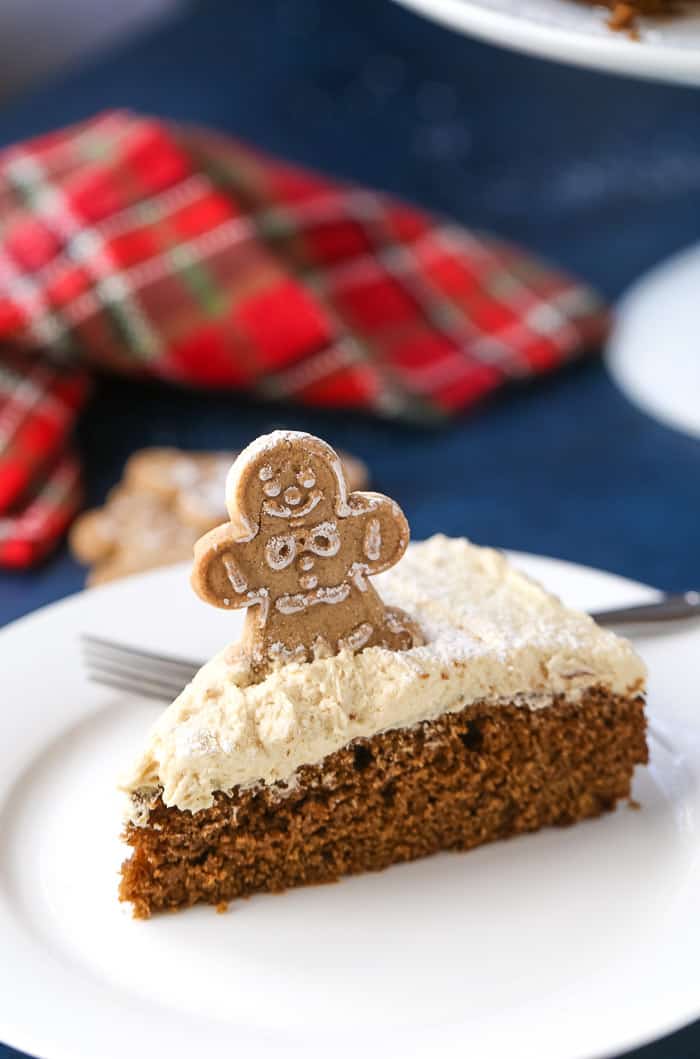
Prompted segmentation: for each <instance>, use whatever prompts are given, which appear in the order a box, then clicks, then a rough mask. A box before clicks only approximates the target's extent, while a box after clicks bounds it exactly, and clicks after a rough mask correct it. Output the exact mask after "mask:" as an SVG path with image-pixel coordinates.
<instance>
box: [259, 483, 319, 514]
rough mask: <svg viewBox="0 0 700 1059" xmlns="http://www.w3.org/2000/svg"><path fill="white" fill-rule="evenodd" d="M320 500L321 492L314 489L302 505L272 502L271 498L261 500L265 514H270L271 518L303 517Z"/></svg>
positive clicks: (309, 512)
mask: <svg viewBox="0 0 700 1059" xmlns="http://www.w3.org/2000/svg"><path fill="white" fill-rule="evenodd" d="M322 500H323V493H322V492H321V491H320V489H316V490H314V492H313V493H310V494H309V499H308V500H307V501H306V503H305V504H304V506H303V507H289V506H288V505H287V504H274V503H273V502H272V501H271V500H263V505H262V509H263V511H264V512H265V514H266V515H272V517H273V518H305V517H306V515H310V514H311V512H312V511H313V510H314V508H316V507H318V505H319V504H320V503H321V501H322Z"/></svg>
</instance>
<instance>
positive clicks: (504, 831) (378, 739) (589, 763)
mask: <svg viewBox="0 0 700 1059" xmlns="http://www.w3.org/2000/svg"><path fill="white" fill-rule="evenodd" d="M645 729H646V722H645V717H644V701H643V698H642V697H641V696H638V695H635V694H628V695H620V694H615V693H613V692H612V691H611V690H610V689H608V688H605V687H602V686H600V687H593V688H589V689H587V690H586V691H585V692H584V693H583V694H582V696H581V697H580V698H579V699H578V700H577V701H576V702H575V703H572V702H567V700H566V697H565V696H564V695H559V696H557V697H556V698H555V699H554V700H553V702H552V705H551V706H550V707H549V708H547V709H543V710H532V709H529V708H523V706H522V705H517V704H515V703H513V704H503V703H499V704H498V705H494V704H492V703H491V704H489V703H488V702H483V701H482V702H476V703H473V704H471V705H470V706H468V707H466V708H465V709H463V710H461V711H459V712H454V713H446V714H443V715H442V716H440V717H438V718H436V719H433V720H430V721H424V722H422V723H420V724H417V725H415V726H413V727H412V728H408V729H407V728H397V729H392V730H389V731H385V732H381V733H378V734H375V735H373V736H372V737H371V738H366V739H365V738H359V739H356V740H354V741H352V742H351V743H349V744H348V745H347V746H345V747H343V748H342V749H339V750H337V751H335V752H333V753H331V754H329V755H328V756H327V757H326V758H325V759H324V760H323V761H322V762H320V763H318V764H314V765H304V766H302V767H301V768H299V769H298V770H297V772H296V773H295V774H294V776H293V777H292V780H291V782H288V783H277V784H272V785H265V784H262V783H261V784H257V785H256V786H253V787H249V788H236V789H234V790H233V791H231V792H230V793H225V792H218V793H216V795H215V796H214V800H213V804H212V805H211V806H210V807H208V808H204V809H200V810H199V811H197V812H190V811H189V810H182V809H178V808H177V807H175V806H171V807H168V806H166V805H164V804H163V801H162V799H161V798H160V797H158V798H157V800H156V801H155V802H154V804H153V806H152V807H151V809H150V812H149V813H148V815H147V818H146V820H145V823H144V824H143V826H138V825H137V824H136V823H133V822H130V823H128V824H127V825H126V830H125V834H124V837H125V840H126V841H127V842H128V843H129V844H130V845H131V846H132V847H133V853H132V856H131V858H130V859H129V860H127V861H125V863H124V865H123V867H122V880H121V886H120V898H121V900H122V901H129V902H131V903H132V905H133V910H134V915H135V916H136V917H137V918H148V917H149V916H150V915H151V914H152V913H154V912H160V911H166V910H172V909H177V908H183V907H188V906H190V905H195V904H198V903H208V904H212V905H215V906H220V907H221V906H222V905H223V904H225V903H227V902H229V901H231V900H233V899H234V898H237V897H243V896H247V895H250V894H254V893H258V892H262V891H266V892H278V891H281V890H285V889H287V888H289V887H292V886H300V885H307V884H310V883H325V882H333V881H335V880H338V879H340V878H341V877H342V876H344V875H349V874H355V873H359V872H365V871H378V870H381V869H383V868H386V867H387V866H389V865H390V864H395V863H398V862H402V861H409V860H414V859H416V858H418V857H424V856H427V855H429V854H432V853H436V852H438V851H439V850H468V849H471V848H473V847H475V846H479V845H481V844H482V843H485V842H490V841H493V840H495V839H501V838H506V837H508V836H511V835H517V834H522V833H524V832H529V831H537V830H538V829H540V828H542V827H546V826H550V825H556V826H566V825H569V824H573V823H575V822H576V821H579V820H583V819H586V818H588V817H595V816H599V815H600V814H601V813H603V812H606V811H609V810H611V809H613V808H614V807H615V804H616V802H617V801H618V800H620V799H625V798H628V797H629V796H630V785H631V780H632V775H633V772H634V768H635V766H636V765H638V764H644V763H646V761H647V746H646V738H645Z"/></svg>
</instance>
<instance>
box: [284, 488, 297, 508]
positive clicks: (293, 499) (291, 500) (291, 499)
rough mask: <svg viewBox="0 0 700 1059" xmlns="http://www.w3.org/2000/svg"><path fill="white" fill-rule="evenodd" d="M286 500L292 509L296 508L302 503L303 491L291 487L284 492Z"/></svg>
mask: <svg viewBox="0 0 700 1059" xmlns="http://www.w3.org/2000/svg"><path fill="white" fill-rule="evenodd" d="M284 499H285V500H286V502H287V503H288V504H289V506H290V507H296V506H297V504H300V503H301V490H300V489H297V487H296V486H295V485H290V486H289V488H288V489H285V491H284Z"/></svg>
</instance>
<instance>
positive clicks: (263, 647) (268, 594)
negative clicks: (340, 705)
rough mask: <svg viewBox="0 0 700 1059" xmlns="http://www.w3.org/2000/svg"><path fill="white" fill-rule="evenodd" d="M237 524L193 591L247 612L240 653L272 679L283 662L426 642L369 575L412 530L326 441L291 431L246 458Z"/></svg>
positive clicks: (200, 562)
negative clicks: (351, 475) (361, 484)
mask: <svg viewBox="0 0 700 1059" xmlns="http://www.w3.org/2000/svg"><path fill="white" fill-rule="evenodd" d="M226 506H227V509H228V514H229V521H228V522H226V523H225V524H223V525H221V526H218V527H217V528H216V529H214V530H211V531H210V532H209V533H207V534H205V536H204V537H202V539H201V540H199V541H198V542H197V544H196V546H195V561H194V567H193V573H192V584H193V587H194V588H195V590H196V592H197V593H198V594H199V595H200V596H201V597H202V599H204V600H205V601H206V602H208V603H211V604H213V605H214V606H216V607H222V608H224V609H236V608H239V607H246V608H247V612H246V619H245V623H244V629H243V635H242V638H241V641H240V644H239V648H238V649H239V652H240V655H241V657H242V658H243V659H244V661H245V662H246V664H247V665H248V666H249V667H250V668H251V670H253V671H254V672H256V673H257V674H258V675H264V674H265V673H266V672H267V671H268V670H269V668H270V667H271V666H272V665H274V664H275V663H277V662H287V661H290V660H299V661H303V660H309V659H311V658H314V657H318V656H319V655H324V654H329V653H330V654H335V653H336V652H338V651H340V650H343V649H348V650H351V651H359V650H362V649H363V648H365V647H372V646H382V647H389V648H391V649H393V650H404V649H406V648H409V647H411V646H414V645H415V644H417V643H422V642H423V641H422V638H421V634H420V630H419V629H418V628H417V627H416V625H415V623H414V622H412V621H411V619H410V618H409V617H408V616H407V615H406V614H404V613H403V612H402V611H400V610H398V609H397V608H394V607H386V606H385V605H384V603H383V602H382V600H381V598H380V597H379V595H378V594H377V592H376V590H375V589H374V588H373V586H372V584H371V582H370V580H369V578H370V577H371V576H373V575H374V574H378V573H381V572H382V571H383V570H387V569H388V568H389V567H391V566H393V565H394V564H395V563H397V562H398V560H399V559H400V558H401V556H402V555H403V553H404V552H405V550H406V547H407V545H408V538H409V530H408V523H407V521H406V519H405V517H404V514H403V512H402V511H401V509H400V507H399V506H398V504H396V503H395V502H394V501H393V500H390V499H389V498H388V497H386V496H383V495H382V494H381V493H367V492H360V491H350V490H348V485H347V481H346V477H345V474H344V472H343V469H342V466H341V463H340V460H339V458H338V456H337V454H336V453H335V452H334V450H333V449H332V448H331V447H330V445H328V444H326V442H325V441H321V439H320V438H315V437H313V436H312V435H310V434H303V433H300V432H297V431H285V430H279V431H275V432H274V433H272V434H268V435H265V436H264V437H261V438H258V439H257V441H254V442H253V443H252V444H251V445H249V446H248V448H246V449H244V450H243V452H242V453H241V454H240V455H239V456H238V458H237V459H236V462H235V463H234V465H233V467H232V468H231V470H230V472H229V474H228V477H227V483H226Z"/></svg>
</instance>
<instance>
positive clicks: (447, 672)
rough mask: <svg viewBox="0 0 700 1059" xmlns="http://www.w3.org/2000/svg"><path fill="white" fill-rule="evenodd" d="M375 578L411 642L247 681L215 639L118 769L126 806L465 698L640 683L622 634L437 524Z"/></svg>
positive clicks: (249, 771)
mask: <svg viewBox="0 0 700 1059" xmlns="http://www.w3.org/2000/svg"><path fill="white" fill-rule="evenodd" d="M375 584H376V585H377V588H378V589H379V591H380V593H381V595H382V597H383V599H384V600H385V602H386V603H388V604H391V605H393V606H398V607H401V608H403V609H404V610H406V611H407V612H408V613H409V614H410V615H411V617H412V618H414V619H415V620H416V621H417V622H418V623H419V624H420V626H421V628H422V631H423V633H424V635H425V638H426V643H425V644H424V645H423V646H421V647H414V648H412V649H411V650H408V651H403V652H395V651H390V650H388V649H386V648H383V647H370V648H367V649H366V650H364V651H362V652H360V653H359V654H352V653H351V652H350V651H348V650H344V651H341V652H340V653H339V654H337V655H334V656H332V657H327V658H319V659H316V660H315V661H312V662H302V663H296V662H290V663H287V664H286V665H283V666H280V667H279V668H278V669H276V670H275V671H273V672H272V673H270V674H269V676H267V678H266V679H265V680H264V681H262V682H261V683H257V684H249V683H247V680H246V674H245V672H244V671H242V670H241V667H240V664H238V663H237V661H236V657H235V652H232V651H231V650H230V649H226V650H224V651H222V652H221V653H220V654H218V655H217V656H216V657H214V658H213V659H212V660H211V661H210V662H208V663H207V664H206V665H205V666H203V667H202V669H201V670H200V671H199V673H198V674H197V676H196V677H195V678H194V680H193V681H192V682H191V683H190V684H189V685H188V686H187V687H186V688H185V689H184V691H183V692H182V694H181V695H179V696H178V698H177V699H176V700H175V702H173V704H172V705H171V706H169V707H168V709H167V710H165V712H164V713H163V715H162V716H161V718H160V719H159V720H158V721H157V723H156V724H155V725H154V727H153V729H152V731H151V734H150V737H149V739H148V744H147V747H146V749H145V751H144V753H143V754H142V755H141V757H140V759H139V760H138V761H137V762H136V764H135V766H134V768H133V769H132V770H131V772H130V773H129V774H128V775H127V777H126V778H125V780H124V782H123V788H124V789H125V790H126V791H128V792H130V793H131V794H133V795H135V798H134V799H133V802H132V817H133V818H134V819H137V818H138V817H139V816H140V815H141V816H142V815H143V805H144V802H146V803H147V800H148V797H149V794H150V793H152V792H155V791H157V790H161V789H162V797H163V801H164V802H165V804H166V805H169V806H173V805H174V806H177V807H178V808H180V809H189V810H192V811H196V810H198V809H203V808H207V807H209V806H210V805H211V804H212V801H213V795H214V793H215V792H216V791H221V790H223V791H227V790H231V789H233V788H234V787H237V786H240V785H242V786H249V785H251V784H256V783H265V784H270V783H279V782H287V783H289V782H293V777H294V773H295V772H296V770H297V769H298V768H299V767H300V766H301V765H309V764H316V763H317V762H319V761H321V760H322V759H323V758H324V757H325V756H326V755H327V754H329V753H332V752H333V751H335V750H338V749H340V748H341V747H343V746H345V745H346V744H347V743H348V742H350V741H351V740H353V739H356V738H359V737H370V736H372V735H375V734H376V733H377V732H381V731H385V730H387V729H390V728H399V727H409V726H412V725H414V724H417V723H419V722H420V721H425V720H431V719H433V718H435V717H437V716H439V715H440V714H442V713H445V712H449V711H455V710H461V709H463V708H464V707H465V706H468V705H469V704H470V703H474V702H479V701H484V700H487V701H489V702H497V701H499V700H500V701H503V702H509V703H512V702H513V701H514V700H516V701H518V702H520V703H522V705H523V707H526V708H545V707H546V706H547V705H548V704H549V703H551V701H552V699H553V698H554V697H555V696H557V695H560V694H562V693H563V694H566V695H567V697H569V698H571V697H576V696H577V695H579V694H580V693H581V691H582V690H583V689H585V688H587V687H591V686H593V685H602V686H604V687H606V688H609V689H610V690H611V691H613V692H615V693H620V694H624V693H627V692H631V691H634V690H637V689H639V688H640V687H641V686H642V684H643V681H644V678H645V675H646V674H645V669H644V665H643V663H642V661H641V660H640V659H639V657H638V656H637V655H636V654H635V652H634V651H633V649H632V647H631V645H630V644H629V643H628V642H627V641H626V640H623V639H621V638H620V637H618V636H615V635H614V634H613V633H612V632H610V631H608V630H605V629H601V628H599V627H598V626H597V625H596V624H595V622H594V621H593V620H592V619H591V618H590V617H588V615H586V614H582V613H580V612H578V611H574V610H571V609H569V608H567V607H564V605H563V604H562V603H561V602H560V601H559V600H558V599H557V598H556V597H555V596H553V595H551V594H550V593H548V592H546V591H545V590H544V589H543V588H542V587H541V586H540V585H538V584H537V583H536V582H534V581H532V580H531V579H530V578H528V577H526V576H525V575H524V574H521V573H519V572H518V571H516V570H515V569H514V568H513V567H512V566H511V565H510V564H509V563H508V561H507V560H506V558H505V557H504V556H503V555H502V554H501V553H500V552H496V551H494V550H492V549H489V548H479V547H476V546H475V545H473V544H470V543H469V542H468V541H466V540H463V539H450V538H447V537H444V536H442V535H438V536H435V537H432V538H430V540H427V541H423V542H420V543H414V544H411V545H410V546H409V548H408V551H407V552H406V554H405V556H404V557H403V559H402V560H401V561H400V562H399V564H398V565H397V566H396V567H394V568H393V569H391V570H388V571H387V572H386V573H384V574H380V575H379V576H378V577H377V578H376V579H375Z"/></svg>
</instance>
